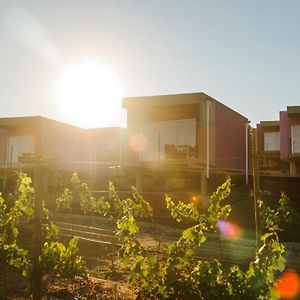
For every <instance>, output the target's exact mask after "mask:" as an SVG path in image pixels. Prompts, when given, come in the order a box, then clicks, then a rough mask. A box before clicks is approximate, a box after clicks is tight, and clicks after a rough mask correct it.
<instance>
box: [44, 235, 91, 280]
mask: <svg viewBox="0 0 300 300" xmlns="http://www.w3.org/2000/svg"><path fill="white" fill-rule="evenodd" d="M77 243H78V240H77V239H74V238H73V239H71V240H70V242H69V244H68V246H65V245H64V244H63V243H60V242H58V241H48V242H45V243H44V245H43V250H42V254H41V256H40V257H39V264H40V269H41V271H42V274H43V275H44V276H47V277H49V276H55V277H62V278H73V277H74V276H76V275H79V276H84V277H86V276H87V270H86V267H85V263H84V261H83V259H82V257H81V256H78V255H77V253H78V250H79V249H78V244H77Z"/></svg>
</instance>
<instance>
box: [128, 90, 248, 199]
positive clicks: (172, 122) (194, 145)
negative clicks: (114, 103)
mask: <svg viewBox="0 0 300 300" xmlns="http://www.w3.org/2000/svg"><path fill="white" fill-rule="evenodd" d="M123 107H124V108H126V109H127V130H128V133H127V134H128V137H129V144H130V143H131V144H132V145H133V147H131V153H130V155H129V158H130V161H129V162H130V163H131V164H132V165H135V166H136V186H137V187H138V189H140V190H149V189H157V190H160V191H169V190H173V191H174V190H176V191H181V190H185V191H187V190H195V189H198V188H199V187H200V191H201V193H202V194H205V193H206V192H207V191H209V190H210V187H211V189H213V188H214V187H215V185H216V184H218V183H221V182H223V181H224V178H226V177H228V176H234V175H237V176H245V172H246V171H247V168H248V149H247V144H248V127H249V122H248V119H247V118H246V117H244V116H242V115H240V114H239V113H237V112H235V111H234V110H232V109H231V108H229V107H227V106H225V105H224V104H222V103H220V102H219V101H217V100H216V99H214V98H212V97H211V96H209V95H207V94H205V93H201V92H199V93H191V94H176V95H162V96H146V97H133V98H124V99H123ZM242 174H243V175H242Z"/></svg>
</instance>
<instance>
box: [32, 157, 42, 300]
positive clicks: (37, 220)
mask: <svg viewBox="0 0 300 300" xmlns="http://www.w3.org/2000/svg"><path fill="white" fill-rule="evenodd" d="M41 177H42V172H41V161H40V160H39V159H37V160H36V161H35V164H34V191H35V197H34V224H33V226H34V228H33V230H34V233H33V239H34V251H33V254H34V258H33V271H32V294H33V300H41V299H42V274H41V270H40V266H39V256H40V255H41V252H42V242H43V232H42V219H43V201H42V189H41Z"/></svg>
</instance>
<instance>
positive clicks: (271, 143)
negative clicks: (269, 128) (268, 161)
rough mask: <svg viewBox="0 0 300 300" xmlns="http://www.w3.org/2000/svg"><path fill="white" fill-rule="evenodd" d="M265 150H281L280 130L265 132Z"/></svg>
mask: <svg viewBox="0 0 300 300" xmlns="http://www.w3.org/2000/svg"><path fill="white" fill-rule="evenodd" d="M264 150H265V151H279V150H280V132H279V131H274V132H265V134H264Z"/></svg>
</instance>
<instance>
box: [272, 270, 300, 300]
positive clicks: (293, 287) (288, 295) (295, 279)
mask: <svg viewBox="0 0 300 300" xmlns="http://www.w3.org/2000/svg"><path fill="white" fill-rule="evenodd" d="M274 289H275V291H276V292H277V294H278V295H279V296H280V297H281V298H282V299H293V298H294V297H296V296H297V295H298V294H299V292H300V278H299V275H298V274H297V273H296V272H295V271H294V270H291V269H288V270H286V271H285V272H284V273H283V274H282V275H281V276H280V277H279V278H278V280H277V281H276V283H275V285H274Z"/></svg>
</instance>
